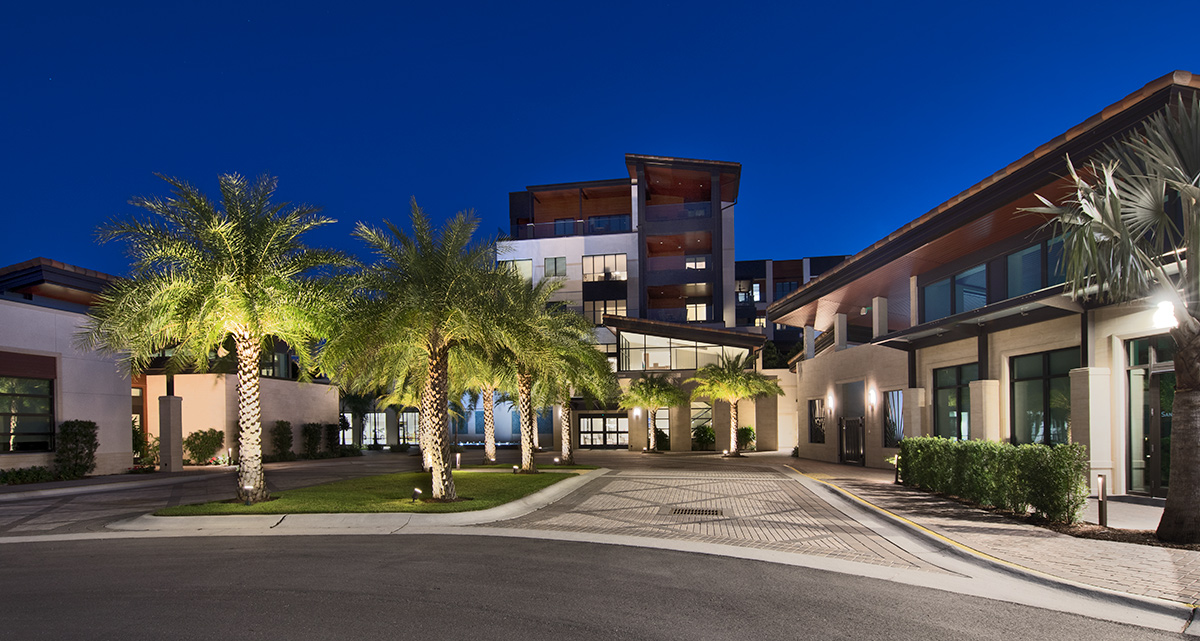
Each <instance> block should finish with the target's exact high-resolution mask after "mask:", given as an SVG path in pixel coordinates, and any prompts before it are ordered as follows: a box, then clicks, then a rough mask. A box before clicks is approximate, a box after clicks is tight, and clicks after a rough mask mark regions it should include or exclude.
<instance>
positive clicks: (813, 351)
mask: <svg viewBox="0 0 1200 641" xmlns="http://www.w3.org/2000/svg"><path fill="white" fill-rule="evenodd" d="M816 355H817V330H816V329H815V328H814V327H813V326H812V325H805V326H804V360H806V361H811V360H812V359H813V357H814V356H816Z"/></svg>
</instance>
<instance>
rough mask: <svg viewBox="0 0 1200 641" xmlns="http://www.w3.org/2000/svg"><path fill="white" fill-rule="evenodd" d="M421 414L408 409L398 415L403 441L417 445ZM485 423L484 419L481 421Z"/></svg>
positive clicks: (399, 431) (397, 420) (400, 434)
mask: <svg viewBox="0 0 1200 641" xmlns="http://www.w3.org/2000/svg"><path fill="white" fill-rule="evenodd" d="M420 420H421V415H420V414H418V413H417V412H416V410H406V411H403V412H400V413H398V414H397V415H396V422H397V428H398V430H397V431H398V436H399V437H400V442H401V443H408V444H410V445H415V444H416V443H417V427H418V425H420ZM479 425H483V421H480V422H479Z"/></svg>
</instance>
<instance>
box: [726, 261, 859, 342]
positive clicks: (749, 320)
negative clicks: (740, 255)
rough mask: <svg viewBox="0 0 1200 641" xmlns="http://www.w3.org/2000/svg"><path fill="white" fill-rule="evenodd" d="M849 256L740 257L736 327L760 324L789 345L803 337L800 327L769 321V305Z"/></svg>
mask: <svg viewBox="0 0 1200 641" xmlns="http://www.w3.org/2000/svg"><path fill="white" fill-rule="evenodd" d="M847 258H849V256H814V257H809V258H796V259H792V260H771V259H765V260H739V261H737V262H736V263H735V264H734V278H735V280H734V290H735V293H736V297H735V303H734V310H735V316H736V318H737V327H745V328H751V327H757V328H760V329H759V330H758V331H759V332H760V333H762V334H764V335H766V337H767V340H770V341H774V342H775V343H777V344H779V345H782V346H790V345H792V344H794V343H797V342H799V341H800V340H801V338H802V336H801V333H800V329H799V328H796V327H791V326H788V325H780V324H779V323H768V322H767V307H769V306H770V305H771V303H773V302H775V301H776V300H779V299H780V298H783V297H784V296H787V295H788V294H790V293H792V292H794V291H796V290H797V289H799V288H800V286H801V285H805V284H807V283H808V282H809V281H811V280H812V279H814V278H816V277H817V276H820V275H821V274H822V273H824V272H825V271H827V270H829V269H831V268H832V267H834V266H835V265H837V264H838V263H840V262H842V261H843V260H846V259H847Z"/></svg>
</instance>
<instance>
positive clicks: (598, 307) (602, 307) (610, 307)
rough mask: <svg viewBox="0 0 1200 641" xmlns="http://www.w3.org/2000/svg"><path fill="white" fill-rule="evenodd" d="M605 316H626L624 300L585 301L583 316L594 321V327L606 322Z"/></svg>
mask: <svg viewBox="0 0 1200 641" xmlns="http://www.w3.org/2000/svg"><path fill="white" fill-rule="evenodd" d="M605 314H613V315H616V316H624V315H625V301H624V300H585V301H583V315H584V317H585V318H587V319H588V320H590V321H592V324H593V325H599V324H601V323H602V322H604V315H605Z"/></svg>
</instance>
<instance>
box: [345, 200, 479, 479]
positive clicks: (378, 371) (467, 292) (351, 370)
mask: <svg viewBox="0 0 1200 641" xmlns="http://www.w3.org/2000/svg"><path fill="white" fill-rule="evenodd" d="M478 225H479V222H478V219H477V218H476V217H475V216H474V215H473V214H471V213H459V214H458V215H456V216H455V217H454V218H453V219H451V220H449V221H448V222H447V223H446V224H445V225H444V226H443V227H442V228H441V229H436V230H435V229H434V228H433V226H432V225H431V224H430V222H429V219H428V218H427V217H426V216H425V213H424V212H423V211H421V208H420V207H418V206H417V204H416V202H415V201H414V202H413V204H412V234H411V235H409V234H408V233H406V232H405V231H403V230H402V229H400V228H399V227H397V226H396V225H394V224H392V223H390V222H386V221H385V222H384V227H385V228H384V229H378V228H375V227H371V226H370V225H366V224H363V223H359V224H358V226H357V228H356V229H355V232H354V234H355V235H356V236H358V237H359V238H361V239H362V240H363V241H365V242H366V243H367V245H368V246H369V247H370V248H371V249H372V250H373V251H374V252H375V253H376V254H377V256H378V261H377V262H376V263H375V264H373V265H371V266H370V267H369V268H368V269H367V270H365V271H364V273H363V274H362V275H361V288H362V291H363V292H364V295H363V296H362V297H361V299H360V301H359V302H358V303H357V305H356V307H355V308H354V310H353V313H352V314H351V315H350V317H349V318H348V320H347V322H346V324H345V326H344V327H343V328H342V331H341V332H340V333H339V334H338V336H337V337H336V338H335V339H334V340H332V341H331V345H330V346H329V348H328V349H329V352H330V354H331V356H330V358H331V360H332V361H333V362H336V363H339V365H338V366H337V370H336V375H337V376H340V377H344V378H347V379H351V380H358V381H360V382H365V384H375V385H381V384H384V383H385V382H386V383H387V384H386V385H383V386H384V387H387V388H393V389H400V388H402V387H403V384H402V382H403V381H405V380H408V381H414V382H415V381H419V382H420V385H421V397H420V404H419V405H420V412H421V428H420V431H421V449H422V452H423V453H427V455H428V458H427V460H426V462H427V463H428V464H429V465H430V467H431V469H432V476H433V478H432V484H431V485H432V488H431V489H432V491H431V494H432V498H434V499H440V500H455V499H456V498H457V493H456V492H455V489H454V479H453V477H452V473H451V469H450V466H449V465H448V462H449V460H448V454H449V449H448V441H449V439H448V432H447V427H448V420H447V418H448V417H447V409H448V407H449V390H450V380H449V362H450V352H451V351H452V350H453V349H455V348H456V347H458V346H460V345H463V344H465V343H472V342H474V343H480V344H485V345H486V344H488V343H487V342H488V336H489V335H490V334H489V332H491V331H492V325H493V324H494V323H495V318H496V312H495V305H496V302H495V301H496V293H495V287H494V286H495V283H494V282H492V281H493V280H494V278H493V275H494V256H495V250H494V247H493V245H492V244H491V243H488V242H475V241H473V239H472V236H473V235H474V233H475V230H476V228H477V227H478ZM414 370H419V372H417V373H414Z"/></svg>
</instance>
